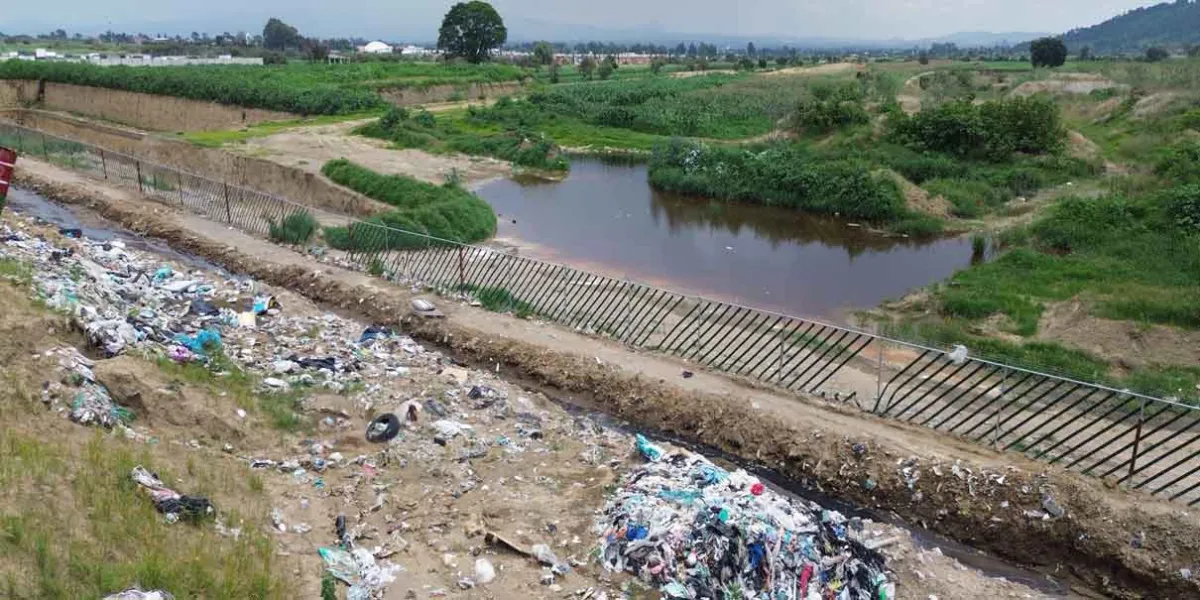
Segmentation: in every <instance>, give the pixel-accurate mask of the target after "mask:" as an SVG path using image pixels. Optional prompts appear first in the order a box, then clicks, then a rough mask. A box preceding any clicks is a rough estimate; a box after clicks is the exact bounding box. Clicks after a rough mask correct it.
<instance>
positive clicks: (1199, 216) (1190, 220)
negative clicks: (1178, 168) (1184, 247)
mask: <svg viewBox="0 0 1200 600" xmlns="http://www.w3.org/2000/svg"><path fill="white" fill-rule="evenodd" d="M1159 202H1161V203H1162V208H1163V210H1164V212H1165V213H1166V216H1167V218H1168V219H1169V220H1170V222H1171V223H1172V224H1174V225H1175V226H1176V227H1179V228H1180V229H1183V230H1184V231H1190V232H1197V231H1200V185H1198V184H1189V185H1181V186H1179V187H1176V188H1173V189H1170V190H1167V191H1166V192H1163V193H1162V194H1161V195H1160V196H1159Z"/></svg>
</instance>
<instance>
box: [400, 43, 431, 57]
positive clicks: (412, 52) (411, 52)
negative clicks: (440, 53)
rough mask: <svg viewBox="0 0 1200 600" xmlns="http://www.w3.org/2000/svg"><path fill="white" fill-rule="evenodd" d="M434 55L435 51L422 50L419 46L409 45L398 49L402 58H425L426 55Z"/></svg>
mask: <svg viewBox="0 0 1200 600" xmlns="http://www.w3.org/2000/svg"><path fill="white" fill-rule="evenodd" d="M435 53H436V51H435V50H430V49H428V48H422V47H420V46H414V45H412V44H409V45H407V46H405V47H403V48H401V49H400V54H401V55H403V56H425V55H427V54H435Z"/></svg>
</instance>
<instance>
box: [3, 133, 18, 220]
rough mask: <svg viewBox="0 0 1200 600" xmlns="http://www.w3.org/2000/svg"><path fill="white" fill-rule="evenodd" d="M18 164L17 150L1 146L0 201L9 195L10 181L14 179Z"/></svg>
mask: <svg viewBox="0 0 1200 600" xmlns="http://www.w3.org/2000/svg"><path fill="white" fill-rule="evenodd" d="M16 164H17V151H16V150H10V149H8V148H5V147H3V146H0V203H2V202H4V199H5V198H7V197H8V183H9V182H10V181H12V174H13V166H15V165H16ZM0 206H3V204H0Z"/></svg>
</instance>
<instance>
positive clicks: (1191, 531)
mask: <svg viewBox="0 0 1200 600" xmlns="http://www.w3.org/2000/svg"><path fill="white" fill-rule="evenodd" d="M31 164H32V165H34V167H35V168H36V169H37V171H38V174H36V175H35V174H33V173H31V172H30V171H31V169H30V168H26V169H22V170H21V171H19V173H18V177H17V182H18V183H19V184H21V185H24V186H26V187H31V188H34V189H37V190H38V191H39V192H41V193H43V194H44V195H46V196H48V197H52V198H55V199H57V200H60V201H63V202H67V203H76V204H85V205H88V206H90V207H91V208H93V209H95V210H97V211H99V212H100V213H101V214H103V215H104V216H105V217H107V218H109V219H112V220H114V221H117V222H119V223H121V224H123V225H125V226H127V227H129V228H131V229H133V230H135V231H138V232H141V233H144V234H146V235H150V236H154V237H159V238H163V239H165V240H167V241H168V242H169V243H170V244H171V245H172V246H175V247H177V248H179V249H182V250H186V251H189V252H192V253H195V254H198V255H200V256H203V257H205V258H207V259H209V260H212V261H214V262H215V263H217V264H220V265H222V266H225V267H226V268H229V269H231V270H234V271H238V272H244V273H247V274H250V275H252V276H254V277H256V278H259V279H261V280H264V281H267V282H269V283H272V284H275V285H280V286H285V287H288V288H290V289H292V290H294V291H297V292H299V293H302V294H304V295H305V296H308V297H309V298H312V299H313V300H315V301H319V302H323V303H328V304H330V305H335V306H339V307H343V308H347V309H351V310H354V311H355V312H358V313H360V314H362V315H364V316H365V317H368V318H369V319H370V320H372V321H376V322H379V323H396V324H402V325H403V326H404V327H405V328H406V331H409V332H412V333H413V334H414V335H417V336H419V337H420V338H422V339H424V340H426V341H429V342H433V343H437V344H441V345H444V346H447V347H449V348H451V349H453V350H454V351H456V352H459V353H460V354H462V355H465V356H469V357H471V358H472V359H473V360H475V361H476V362H478V363H483V364H494V365H498V367H499V369H500V371H501V372H502V373H503V372H509V373H516V374H519V375H521V376H522V377H526V378H528V379H531V380H533V381H536V382H538V383H541V384H543V385H545V386H549V387H551V388H555V389H557V390H561V391H562V392H563V393H565V394H568V395H579V396H583V397H586V398H587V399H588V400H589V401H591V402H593V403H595V405H597V406H599V407H601V408H603V409H604V410H606V411H608V412H610V413H612V414H614V415H617V416H619V417H621V418H625V419H627V420H629V421H631V422H633V423H636V424H639V425H642V426H647V427H655V428H658V429H661V430H663V431H666V432H669V433H672V434H676V435H679V436H680V437H682V438H685V439H691V440H696V441H698V442H701V443H705V444H708V445H711V446H714V447H717V448H721V449H723V450H726V451H728V452H731V453H733V454H736V455H738V456H742V457H744V458H746V459H748V460H755V461H759V462H762V463H764V464H766V465H769V466H771V467H773V468H775V469H777V470H778V471H779V472H780V473H782V474H783V475H786V476H788V477H791V478H793V479H796V480H798V481H801V482H804V483H805V484H807V485H809V486H811V487H812V488H815V489H819V490H822V491H824V492H826V493H828V494H831V495H833V496H836V497H839V498H842V499H845V500H847V501H851V502H855V503H857V504H859V505H862V506H866V507H875V508H878V509H881V510H883V511H886V512H893V513H895V514H896V515H898V516H899V517H901V518H903V519H905V520H907V521H910V522H913V523H917V524H921V525H923V526H926V527H928V528H930V529H932V530H934V531H937V532H940V533H943V534H945V535H948V536H950V537H952V538H954V539H957V540H960V541H962V542H964V543H968V544H971V545H973V546H976V547H979V548H981V549H985V550H989V551H992V552H995V553H996V554H998V555H1000V556H1003V557H1005V558H1008V559H1010V560H1013V561H1016V562H1020V563H1023V564H1032V565H1038V566H1041V567H1044V568H1046V569H1047V570H1050V571H1057V572H1058V573H1059V574H1060V575H1067V574H1069V575H1073V576H1075V577H1078V578H1080V579H1082V580H1083V581H1085V582H1087V583H1088V584H1089V585H1091V586H1093V587H1095V588H1097V589H1102V590H1104V591H1105V592H1106V593H1108V594H1110V595H1112V596H1113V597H1122V598H1133V597H1147V598H1184V597H1196V596H1197V595H1198V594H1200V586H1198V585H1197V582H1196V580H1195V579H1192V578H1189V577H1185V576H1184V572H1183V571H1181V569H1191V570H1194V569H1195V568H1196V566H1197V563H1198V562H1200V550H1198V548H1200V525H1198V523H1197V519H1196V517H1195V516H1193V515H1190V514H1188V513H1187V512H1186V511H1184V510H1183V508H1184V507H1182V506H1178V505H1168V504H1165V503H1163V502H1160V501H1158V500H1155V499H1152V498H1149V497H1146V496H1142V495H1133V494H1127V493H1125V492H1123V491H1120V490H1108V489H1105V488H1104V487H1103V486H1102V485H1101V484H1100V483H1099V482H1098V481H1094V480H1091V479H1087V478H1084V477H1081V476H1077V475H1074V474H1071V473H1067V472H1064V471H1061V470H1058V469H1055V468H1051V467H1047V466H1045V465H1041V464H1037V463H1032V462H1029V461H1026V460H1023V459H1021V458H1020V457H1016V456H1009V455H1003V456H1002V455H999V454H997V453H992V452H989V451H987V450H985V449H982V448H979V447H977V446H973V445H969V444H965V443H960V442H958V441H956V440H951V439H946V438H944V437H936V436H934V435H932V433H931V432H927V431H924V430H918V429H913V428H905V427H902V426H898V425H896V424H893V423H887V422H883V421H880V420H877V419H874V418H872V417H870V416H868V415H863V414H861V413H851V412H849V411H847V410H840V409H838V408H837V407H832V406H825V405H822V406H818V405H816V404H815V403H812V402H802V401H787V402H786V403H784V402H785V401H783V400H781V401H780V402H778V403H777V402H773V401H768V400H767V399H764V398H763V395H762V393H761V392H756V391H753V390H749V389H746V390H745V393H744V394H741V393H739V394H725V395H717V394H713V393H705V392H702V391H696V390H687V389H683V386H681V385H678V384H677V383H676V382H675V381H673V380H668V379H666V378H659V379H654V378H647V377H644V376H639V375H637V374H636V369H631V368H629V366H628V365H629V364H633V363H637V362H638V361H645V360H648V357H642V356H639V355H637V354H635V353H632V352H627V353H626V354H627V356H626V357H625V358H626V360H627V361H628V363H625V364H621V365H620V366H618V365H614V364H613V361H597V359H596V355H594V354H591V353H590V352H589V351H588V346H587V344H588V343H591V342H587V341H586V340H584V341H583V342H580V351H578V352H575V353H569V352H562V351H550V350H547V349H545V348H543V347H540V346H538V345H534V344H531V343H529V342H527V341H524V340H519V339H514V338H512V337H507V336H505V335H503V334H502V333H498V332H497V331H482V330H481V329H479V328H477V327H474V326H467V325H464V324H463V323H464V322H471V321H476V322H477V321H478V319H471V318H462V319H460V318H458V317H459V315H458V314H457V313H459V312H461V313H462V314H463V315H464V316H465V315H467V311H469V310H473V309H462V310H461V311H459V310H458V309H456V307H449V309H450V310H448V312H449V313H450V316H449V318H448V319H447V320H445V321H437V322H434V321H420V322H416V321H409V322H404V321H405V320H404V317H403V315H405V314H406V313H407V302H408V298H409V295H408V294H407V292H406V291H405V290H403V289H401V288H399V287H396V286H388V285H384V284H372V282H370V281H369V280H366V279H365V276H360V275H358V274H347V273H336V272H335V271H336V270H334V269H331V268H329V267H327V266H324V265H317V264H315V263H312V264H308V265H305V264H300V263H297V262H292V264H280V263H279V262H275V261H272V260H269V259H266V258H264V257H262V256H257V255H250V254H247V253H245V252H243V251H242V250H240V249H239V248H237V247H234V246H233V245H230V244H232V243H234V241H235V238H237V237H238V236H239V235H240V234H239V233H237V232H229V233H230V236H229V237H228V239H215V238H211V237H205V236H202V235H197V234H196V233H195V232H193V231H190V230H188V229H185V228H184V227H182V226H180V224H179V221H178V220H177V218H176V217H175V216H173V215H172V213H170V212H169V211H166V210H165V209H162V208H161V207H159V208H152V209H150V210H148V208H150V207H157V205H155V204H153V203H150V202H147V201H142V200H137V199H121V198H119V197H118V195H119V194H118V192H119V193H120V194H124V192H120V191H113V192H112V193H109V192H108V191H106V192H104V193H101V192H100V191H99V190H100V185H99V184H93V183H88V184H86V185H81V184H80V183H67V184H64V183H59V182H58V181H59V180H60V177H59V176H57V175H55V171H56V170H54V169H52V168H50V167H45V168H42V166H41V165H37V164H36V163H31ZM60 174H61V173H60ZM63 175H64V177H63V178H67V177H65V174H63ZM156 211H157V213H156ZM280 250H281V251H282V252H284V253H288V252H287V251H286V250H282V249H280ZM288 254H290V253H288ZM486 318H487V319H488V320H490V321H496V322H502V321H504V320H506V319H509V318H508V317H505V316H501V315H486ZM556 335H557V336H559V337H562V336H572V335H574V334H572V333H569V332H566V331H562V332H558V333H556ZM606 356H611V354H609V355H606ZM623 362H624V361H622V363H623ZM600 363H603V364H600ZM1047 498H1051V499H1053V501H1054V502H1053V503H1048V502H1047V501H1046V499H1047ZM1054 505H1058V506H1061V507H1062V508H1063V509H1064V511H1065V513H1064V514H1063V516H1062V517H1060V518H1052V517H1051V518H1043V516H1042V515H1044V514H1045V513H1046V512H1047V507H1048V506H1054ZM1050 512H1057V511H1054V510H1051V511H1050ZM1143 539H1144V541H1141V540H1143ZM1134 540H1138V543H1131V542H1133V541H1134Z"/></svg>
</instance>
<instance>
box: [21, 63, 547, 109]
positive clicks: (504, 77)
mask: <svg viewBox="0 0 1200 600" xmlns="http://www.w3.org/2000/svg"><path fill="white" fill-rule="evenodd" d="M528 76H529V73H528V72H527V71H526V70H524V69H521V68H519V67H515V66H511V65H502V64H499V63H487V64H482V65H468V64H453V63H441V62H405V61H394V62H383V61H379V62H363V63H351V64H344V65H324V64H308V63H289V64H287V65H277V66H262V67H258V66H245V65H201V66H181V67H155V68H153V69H145V68H140V67H98V66H93V65H87V64H79V63H65V62H47V61H36V62H35V61H21V60H10V61H5V62H0V79H29V80H38V79H44V80H47V81H52V82H55V83H68V84H76V85H86V86H92V87H100V88H109V89H118V90H125V91H131V92H141V93H147V94H158V95H163V96H175V97H180V98H189V99H193V100H205V101H212V102H219V103H222V104H229V105H235V106H245V107H249V108H263V109H269V110H278V111H285V112H291V113H296V114H302V115H336V114H350V113H357V112H361V111H364V110H370V109H376V108H381V107H385V106H386V104H387V103H386V102H385V101H384V100H383V98H382V97H380V95H379V92H380V91H386V90H390V89H427V88H430V87H434V86H441V85H453V86H467V85H470V84H475V83H500V82H508V81H520V80H523V79H525V78H527V77H528Z"/></svg>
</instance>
